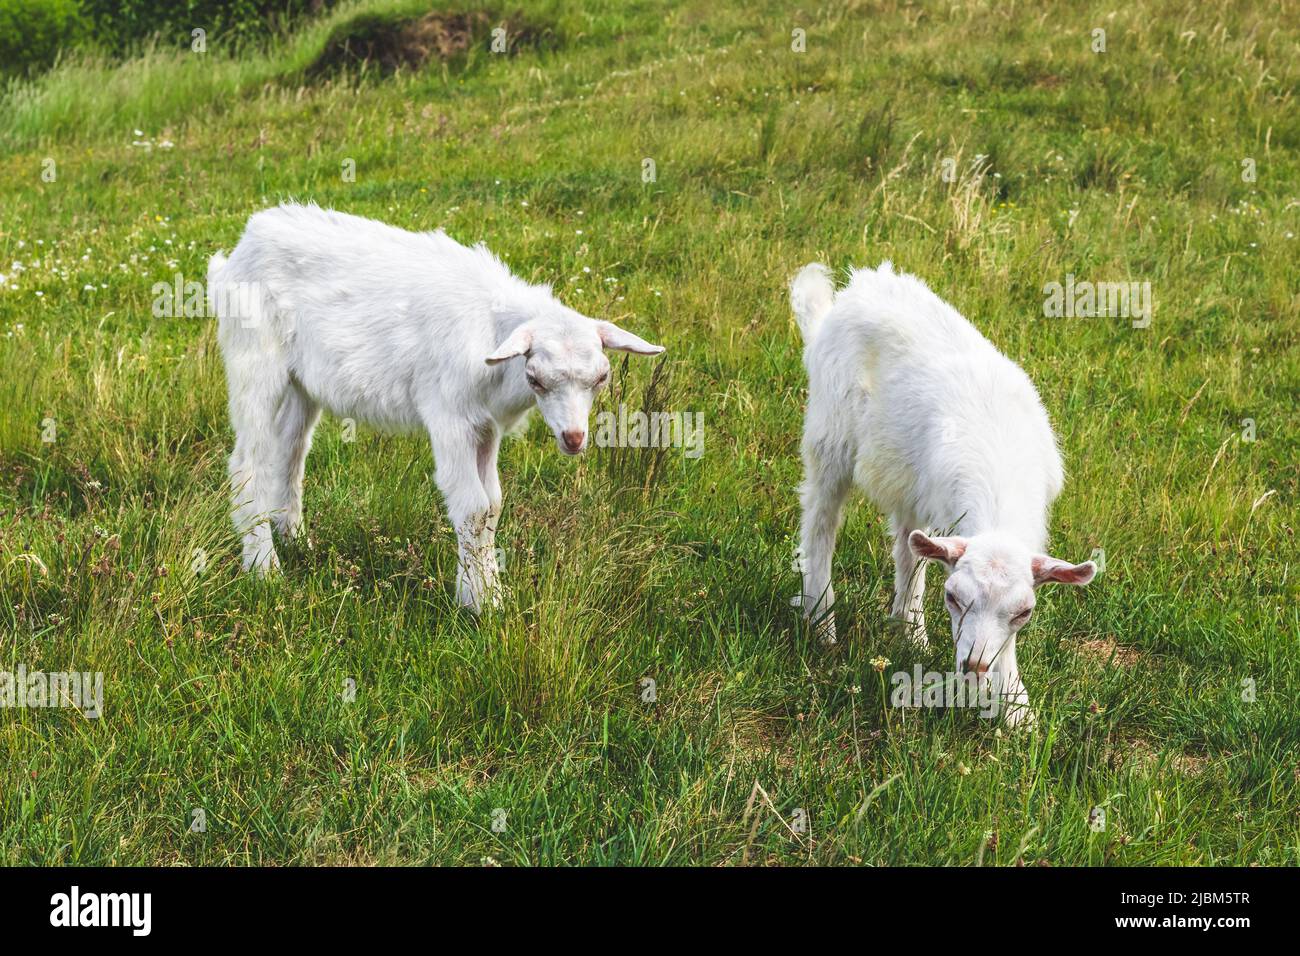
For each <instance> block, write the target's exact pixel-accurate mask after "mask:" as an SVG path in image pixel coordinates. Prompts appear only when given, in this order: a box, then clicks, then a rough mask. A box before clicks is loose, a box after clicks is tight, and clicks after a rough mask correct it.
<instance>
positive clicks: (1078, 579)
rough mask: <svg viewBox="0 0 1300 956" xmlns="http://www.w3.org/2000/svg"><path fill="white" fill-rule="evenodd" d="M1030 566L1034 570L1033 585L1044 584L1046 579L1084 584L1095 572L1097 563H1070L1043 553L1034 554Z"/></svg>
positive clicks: (1058, 582)
mask: <svg viewBox="0 0 1300 956" xmlns="http://www.w3.org/2000/svg"><path fill="white" fill-rule="evenodd" d="M1030 567H1032V568H1033V571H1034V587H1038V585H1040V584H1046V583H1047V582H1048V581H1055V582H1056V583H1057V584H1078V585H1084V584H1087V583H1088V582H1089V581H1091V580H1092V579H1093V578H1094V577H1095V576H1096V574H1097V565H1096V564H1094V563H1093V562H1091V561H1085V562H1083V564H1071V563H1070V562H1069V561H1062V560H1061V559H1060V558H1052V557H1048V556H1047V555H1045V554H1036V555H1034V557H1033V560H1032V561H1031V562H1030Z"/></svg>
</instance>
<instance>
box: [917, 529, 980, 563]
mask: <svg viewBox="0 0 1300 956" xmlns="http://www.w3.org/2000/svg"><path fill="white" fill-rule="evenodd" d="M907 544H908V547H910V548H911V549H912V553H913V554H914V555H916V556H917V557H918V558H929V559H930V560H931V561H942V562H943V563H944V564H946V565H948V567H952V566H953V565H954V564H956V563H957V560H958V559H959V558H960V557H961V556H962V555H963V554H965V553H966V539H965V538H958V537H947V538H932V537H930V536H929V535H928V534H926V533H925V532H924V531H913V532H912V533H911V534H909V535H908V536H907Z"/></svg>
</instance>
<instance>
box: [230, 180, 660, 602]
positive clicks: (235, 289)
mask: <svg viewBox="0 0 1300 956" xmlns="http://www.w3.org/2000/svg"><path fill="white" fill-rule="evenodd" d="M208 294H209V297H210V298H211V299H212V301H213V302H214V304H215V306H216V309H217V313H218V316H219V328H218V338H219V340H220V343H221V353H222V356H223V358H224V359H225V364H226V377H227V381H228V384H229V390H230V420H231V424H232V425H233V426H234V429H235V450H234V453H233V454H232V455H231V456H230V481H231V491H232V501H233V517H234V522H235V528H236V530H237V531H238V532H239V533H240V534H241V535H242V536H243V546H244V554H243V565H244V568H245V569H246V570H247V569H255V570H256V571H258V572H259V573H267V572H269V571H273V570H275V569H276V568H278V566H279V558H278V557H277V556H276V553H275V548H274V546H273V543H272V538H271V521H274V522H275V525H276V528H277V530H279V531H281V532H283V533H285V534H288V535H294V536H296V535H299V534H300V533H301V531H302V479H303V466H304V462H305V461H306V458H307V452H308V449H309V448H310V447H311V436H312V429H313V428H315V426H316V422H317V420H318V419H319V417H320V410H321V408H322V407H324V408H327V409H329V410H330V411H332V412H333V413H335V414H336V415H340V416H346V417H351V418H353V419H355V420H357V421H361V422H369V423H372V424H374V425H377V426H379V427H382V428H387V429H394V430H414V429H418V428H423V429H425V430H426V431H427V432H428V434H429V438H430V441H431V442H432V443H433V455H434V462H435V465H436V469H437V474H436V479H437V484H438V488H439V489H440V490H441V491H442V494H443V497H444V498H445V499H446V503H447V511H448V514H449V516H450V518H451V522H452V524H453V526H454V527H455V529H456V536H457V542H458V547H459V563H458V569H457V573H456V591H457V596H458V597H459V599H460V602H461V603H462V604H464V605H466V606H468V607H471V608H473V609H475V610H478V609H479V608H480V607H481V605H482V603H483V600H484V599H485V597H486V598H492V599H495V596H496V594H497V573H498V568H497V560H496V548H495V535H496V525H497V519H498V518H499V517H500V514H501V483H500V481H499V480H498V477H497V450H498V447H499V446H500V443H501V436H502V435H503V433H505V432H507V431H509V430H510V429H511V428H513V427H514V426H515V425H516V424H518V423H519V422H520V420H521V419H522V418H523V417H524V416H525V415H526V414H527V413H528V412H529V411H530V410H531V409H532V407H533V406H534V405H536V406H537V407H538V408H540V409H541V413H542V417H543V418H544V419H545V420H546V424H547V425H549V426H550V428H551V431H552V432H554V433H555V439H556V441H557V442H558V443H559V446H560V450H561V451H563V452H564V453H565V454H569V455H576V454H579V453H581V452H582V451H583V450H584V449H585V448H586V446H587V421H588V416H589V414H590V411H591V403H592V399H593V397H594V396H595V394H596V393H597V392H598V391H599V390H600V389H601V388H603V387H604V385H605V383H606V381H607V379H608V378H609V362H608V360H607V359H606V358H605V356H604V354H603V353H602V351H601V349H602V348H609V349H618V350H622V351H626V352H635V353H637V354H640V355H654V354H656V353H659V352H662V351H663V348H662V347H660V346H658V345H651V344H650V343H649V342H646V341H645V340H643V339H641V338H638V337H637V336H635V335H633V334H631V333H630V332H625V331H623V330H622V329H620V328H619V327H618V326H616V325H614V324H612V323H610V322H601V321H596V320H594V319H589V318H587V317H586V316H583V315H580V314H579V313H577V312H575V311H574V310H572V309H570V308H568V307H566V306H564V305H563V304H561V303H560V302H559V301H558V300H557V299H556V298H555V297H554V296H553V295H552V294H551V290H550V288H549V287H545V286H535V285H529V284H528V283H526V282H524V281H522V280H521V279H519V278H517V277H515V276H514V275H512V274H511V272H510V270H509V269H507V268H506V267H505V265H503V264H502V263H501V261H500V260H498V259H497V258H496V257H495V256H493V255H492V253H490V252H489V251H488V250H487V249H486V248H484V247H483V246H482V245H478V246H475V247H474V248H472V249H471V248H466V247H465V246H462V245H460V244H459V243H457V242H455V241H454V240H453V239H451V238H449V237H448V236H447V235H446V234H445V233H443V232H441V231H439V232H425V233H413V232H407V231H406V230H404V229H398V228H396V227H394V226H389V225H385V224H384V223H381V222H375V221H374V220H371V219H362V218H360V217H357V216H349V215H345V214H343V213H337V212H332V211H328V210H323V209H320V208H319V207H317V206H314V205H310V206H300V205H296V204H286V205H282V206H279V207H278V208H275V209H268V210H265V211H263V212H259V213H256V214H255V215H253V216H252V217H251V218H250V219H249V220H248V226H247V228H246V229H245V230H244V235H243V237H242V238H241V239H240V240H239V244H238V245H237V246H236V247H235V250H234V251H233V252H232V253H231V255H230V258H229V259H228V260H227V259H226V258H225V257H224V256H222V255H221V254H220V253H218V254H217V255H214V256H213V257H212V260H211V262H210V263H209V266H208ZM516 359H517V361H515V360H516Z"/></svg>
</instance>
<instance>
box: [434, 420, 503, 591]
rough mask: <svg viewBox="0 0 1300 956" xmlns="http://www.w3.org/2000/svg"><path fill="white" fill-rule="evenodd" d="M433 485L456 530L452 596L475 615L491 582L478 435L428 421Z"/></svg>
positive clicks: (492, 561) (493, 563)
mask: <svg viewBox="0 0 1300 956" xmlns="http://www.w3.org/2000/svg"><path fill="white" fill-rule="evenodd" d="M429 434H430V437H431V440H432V443H433V457H434V465H435V468H436V469H437V471H436V477H437V483H438V489H439V490H440V491H441V492H442V496H443V498H444V500H445V501H446V504H447V516H448V518H450V519H451V523H452V527H454V528H455V529H456V547H457V563H456V598H457V600H459V601H460V603H461V605H462V606H464V607H467V608H469V609H470V610H472V611H474V613H476V614H477V613H478V612H479V611H480V610H481V609H482V607H483V599H484V597H485V595H486V594H487V590H488V587H489V582H491V581H495V578H496V573H495V566H496V555H495V554H494V553H493V545H492V535H491V533H490V532H489V531H488V529H489V527H492V526H493V519H492V507H491V502H490V501H489V499H488V493H487V490H486V489H485V488H484V487H483V482H482V480H481V479H480V478H479V469H478V436H477V435H476V434H475V432H474V430H473V429H471V428H469V427H467V426H464V425H448V424H445V423H439V424H436V425H431V426H430V428H429Z"/></svg>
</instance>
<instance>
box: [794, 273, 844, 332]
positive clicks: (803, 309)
mask: <svg viewBox="0 0 1300 956" xmlns="http://www.w3.org/2000/svg"><path fill="white" fill-rule="evenodd" d="M834 302H835V286H834V285H833V284H832V283H831V272H830V270H829V269H827V268H826V267H825V266H824V265H822V264H821V263H820V262H810V263H809V264H808V265H806V266H804V267H803V268H802V269H800V270H799V272H798V274H797V275H795V277H794V278H793V279H792V280H790V307H791V308H792V309H794V316H795V319H797V320H798V322H799V334H800V335H802V336H803V344H804V348H807V347H808V346H810V345H812V343H813V340H814V339H815V338H817V330H818V329H819V328H820V327H821V324H822V319H824V318H826V313H827V312H829V311H830V310H831V305H832V304H834Z"/></svg>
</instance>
